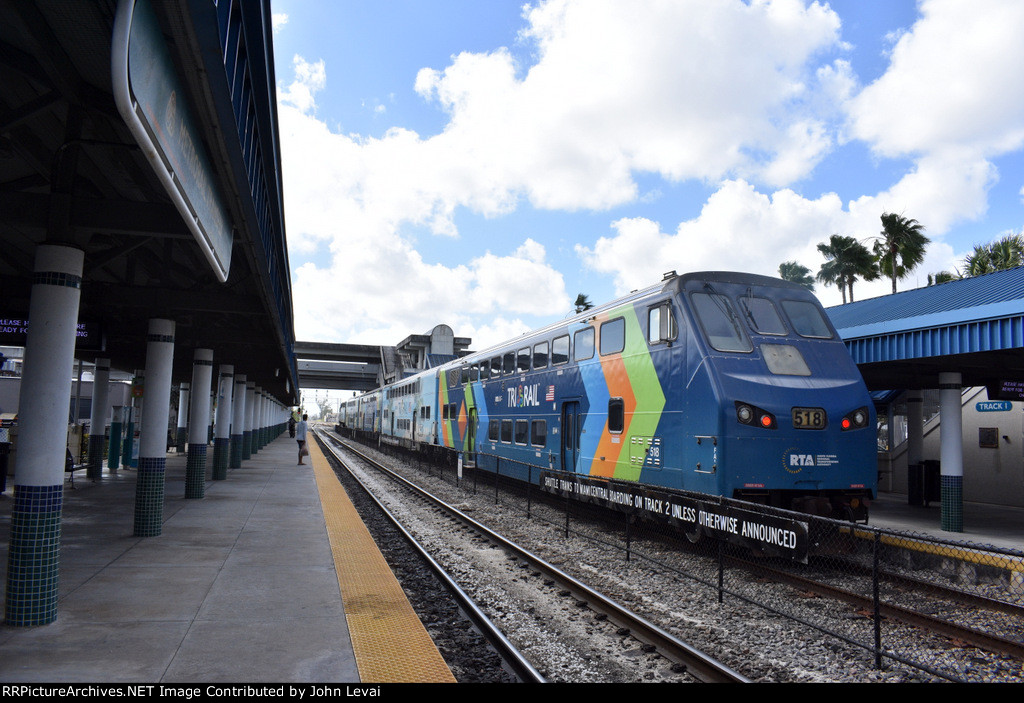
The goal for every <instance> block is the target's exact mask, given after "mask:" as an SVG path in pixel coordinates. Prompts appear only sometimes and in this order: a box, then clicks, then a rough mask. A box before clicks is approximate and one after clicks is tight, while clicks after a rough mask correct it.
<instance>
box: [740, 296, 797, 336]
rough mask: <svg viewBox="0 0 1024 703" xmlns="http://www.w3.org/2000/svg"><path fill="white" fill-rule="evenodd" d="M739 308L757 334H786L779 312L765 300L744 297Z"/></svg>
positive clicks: (770, 302)
mask: <svg viewBox="0 0 1024 703" xmlns="http://www.w3.org/2000/svg"><path fill="white" fill-rule="evenodd" d="M740 306H741V307H742V308H743V311H744V312H745V313H746V314H747V319H748V320H750V326H751V327H753V328H754V331H755V332H757V333H758V334H778V335H783V334H786V325H785V323H783V322H782V318H781V317H779V311H778V310H776V309H775V305H774V304H773V303H772V301H770V300H768V299H767V298H754V297H753V296H746V297H743V298H740Z"/></svg>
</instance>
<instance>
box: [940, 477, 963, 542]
mask: <svg viewBox="0 0 1024 703" xmlns="http://www.w3.org/2000/svg"><path fill="white" fill-rule="evenodd" d="M940 478H941V486H942V529H943V530H945V531H946V532H963V531H964V477H963V476H941V477H940Z"/></svg>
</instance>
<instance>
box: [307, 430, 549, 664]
mask: <svg viewBox="0 0 1024 703" xmlns="http://www.w3.org/2000/svg"><path fill="white" fill-rule="evenodd" d="M316 435H317V436H318V437H321V436H322V435H323V433H322V432H321V431H320V430H317V431H316ZM328 439H330V437H329V435H328ZM333 441H337V440H333ZM321 444H322V445H323V446H324V448H325V449H326V450H327V451H329V452H330V453H331V455H332V456H333V457H334V458H335V460H336V461H337V462H338V463H339V464H340V465H341V466H342V467H343V468H344V469H345V470H346V471H348V473H349V475H350V476H351V477H352V479H353V480H354V481H355V482H356V483H358V484H359V486H360V488H362V489H363V491H364V492H365V493H366V495H367V496H368V497H369V498H370V500H372V501H373V502H374V504H375V505H376V506H377V508H378V509H379V510H380V511H381V513H382V514H383V515H384V516H385V517H386V518H387V519H388V521H390V522H391V524H392V525H393V526H394V527H395V529H396V530H398V531H399V533H401V535H402V536H403V537H404V538H405V539H406V541H407V542H408V543H409V544H410V546H411V547H412V548H413V549H414V550H415V551H416V552H417V553H418V554H419V555H420V557H421V558H422V559H423V560H424V562H426V564H427V565H428V566H429V567H430V569H431V570H432V571H433V572H434V574H435V576H437V578H438V580H440V581H441V583H442V584H443V585H444V587H445V589H447V591H448V592H449V593H450V594H451V595H452V597H453V598H454V599H455V601H456V603H457V604H458V607H459V610H460V611H462V613H463V614H464V615H465V616H466V617H467V618H468V619H469V621H470V622H471V623H473V626H474V627H475V628H476V629H477V631H478V632H479V633H480V634H481V636H483V638H484V639H486V640H487V642H488V643H489V644H490V645H491V647H493V648H494V650H495V652H497V654H498V656H499V657H500V658H501V661H502V663H503V664H504V665H505V667H506V668H507V669H508V670H509V672H510V673H511V674H512V675H513V676H515V677H516V678H517V679H518V680H519V681H521V682H523V683H546V681H545V679H544V677H543V675H541V673H540V672H539V671H537V670H536V669H535V668H534V667H533V665H532V664H530V662H529V660H528V659H526V657H524V656H523V654H522V653H521V652H520V651H519V650H518V649H516V647H515V645H513V644H512V643H511V642H510V641H509V640H508V638H506V637H505V635H504V633H502V632H501V630H499V629H498V627H497V626H496V625H495V624H494V623H493V622H492V621H491V619H490V618H488V617H487V615H485V614H484V612H483V611H482V610H480V608H479V607H478V606H477V605H476V603H475V602H474V601H473V599H472V598H470V597H469V595H468V594H467V593H466V592H465V591H463V590H462V588H461V587H460V586H459V584H458V583H456V582H455V580H454V579H453V578H452V577H451V576H450V575H449V574H448V572H446V571H445V570H444V568H443V567H442V566H441V565H440V564H438V563H437V562H436V561H435V560H434V559H433V557H431V556H430V554H428V553H427V551H426V549H424V547H423V546H422V545H421V544H420V543H419V542H418V541H417V540H416V538H415V537H414V536H413V535H412V534H410V533H409V532H408V531H407V530H406V529H405V528H404V527H403V526H402V525H401V523H399V521H398V519H397V518H396V517H395V516H394V515H392V514H391V511H389V510H388V509H387V508H386V507H385V506H384V505H383V504H382V503H381V502H380V501H379V500H377V497H376V496H375V495H373V493H372V492H371V491H370V489H369V488H367V487H366V485H364V484H363V482H362V481H360V480H359V478H358V477H357V476H356V475H355V474H353V473H352V471H351V470H350V469H349V467H348V465H347V464H346V463H345V460H344V459H343V458H342V457H341V456H339V455H338V453H337V452H336V451H335V450H334V448H333V447H332V446H330V445H329V444H328V443H327V442H322V443H321ZM342 446H344V445H342ZM349 451H351V449H349ZM357 454H358V452H357ZM374 463H376V462H374Z"/></svg>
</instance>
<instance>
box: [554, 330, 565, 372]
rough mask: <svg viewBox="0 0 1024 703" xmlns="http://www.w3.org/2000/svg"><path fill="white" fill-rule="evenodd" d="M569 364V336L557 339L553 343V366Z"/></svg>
mask: <svg viewBox="0 0 1024 703" xmlns="http://www.w3.org/2000/svg"><path fill="white" fill-rule="evenodd" d="M567 363H569V335H565V336H564V337H556V338H555V339H554V341H552V342H551V365H552V366H557V365H558V364H567Z"/></svg>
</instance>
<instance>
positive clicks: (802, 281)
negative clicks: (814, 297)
mask: <svg viewBox="0 0 1024 703" xmlns="http://www.w3.org/2000/svg"><path fill="white" fill-rule="evenodd" d="M779 278H781V279H782V280H783V281H792V282H793V283H796V284H799V285H801V286H803V287H804V288H806V289H807V290H811V291H813V290H814V276H812V275H811V270H810V269H809V268H807V267H806V266H802V265H801V264H798V263H797V262H795V261H783V262H782V263H781V264H779Z"/></svg>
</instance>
